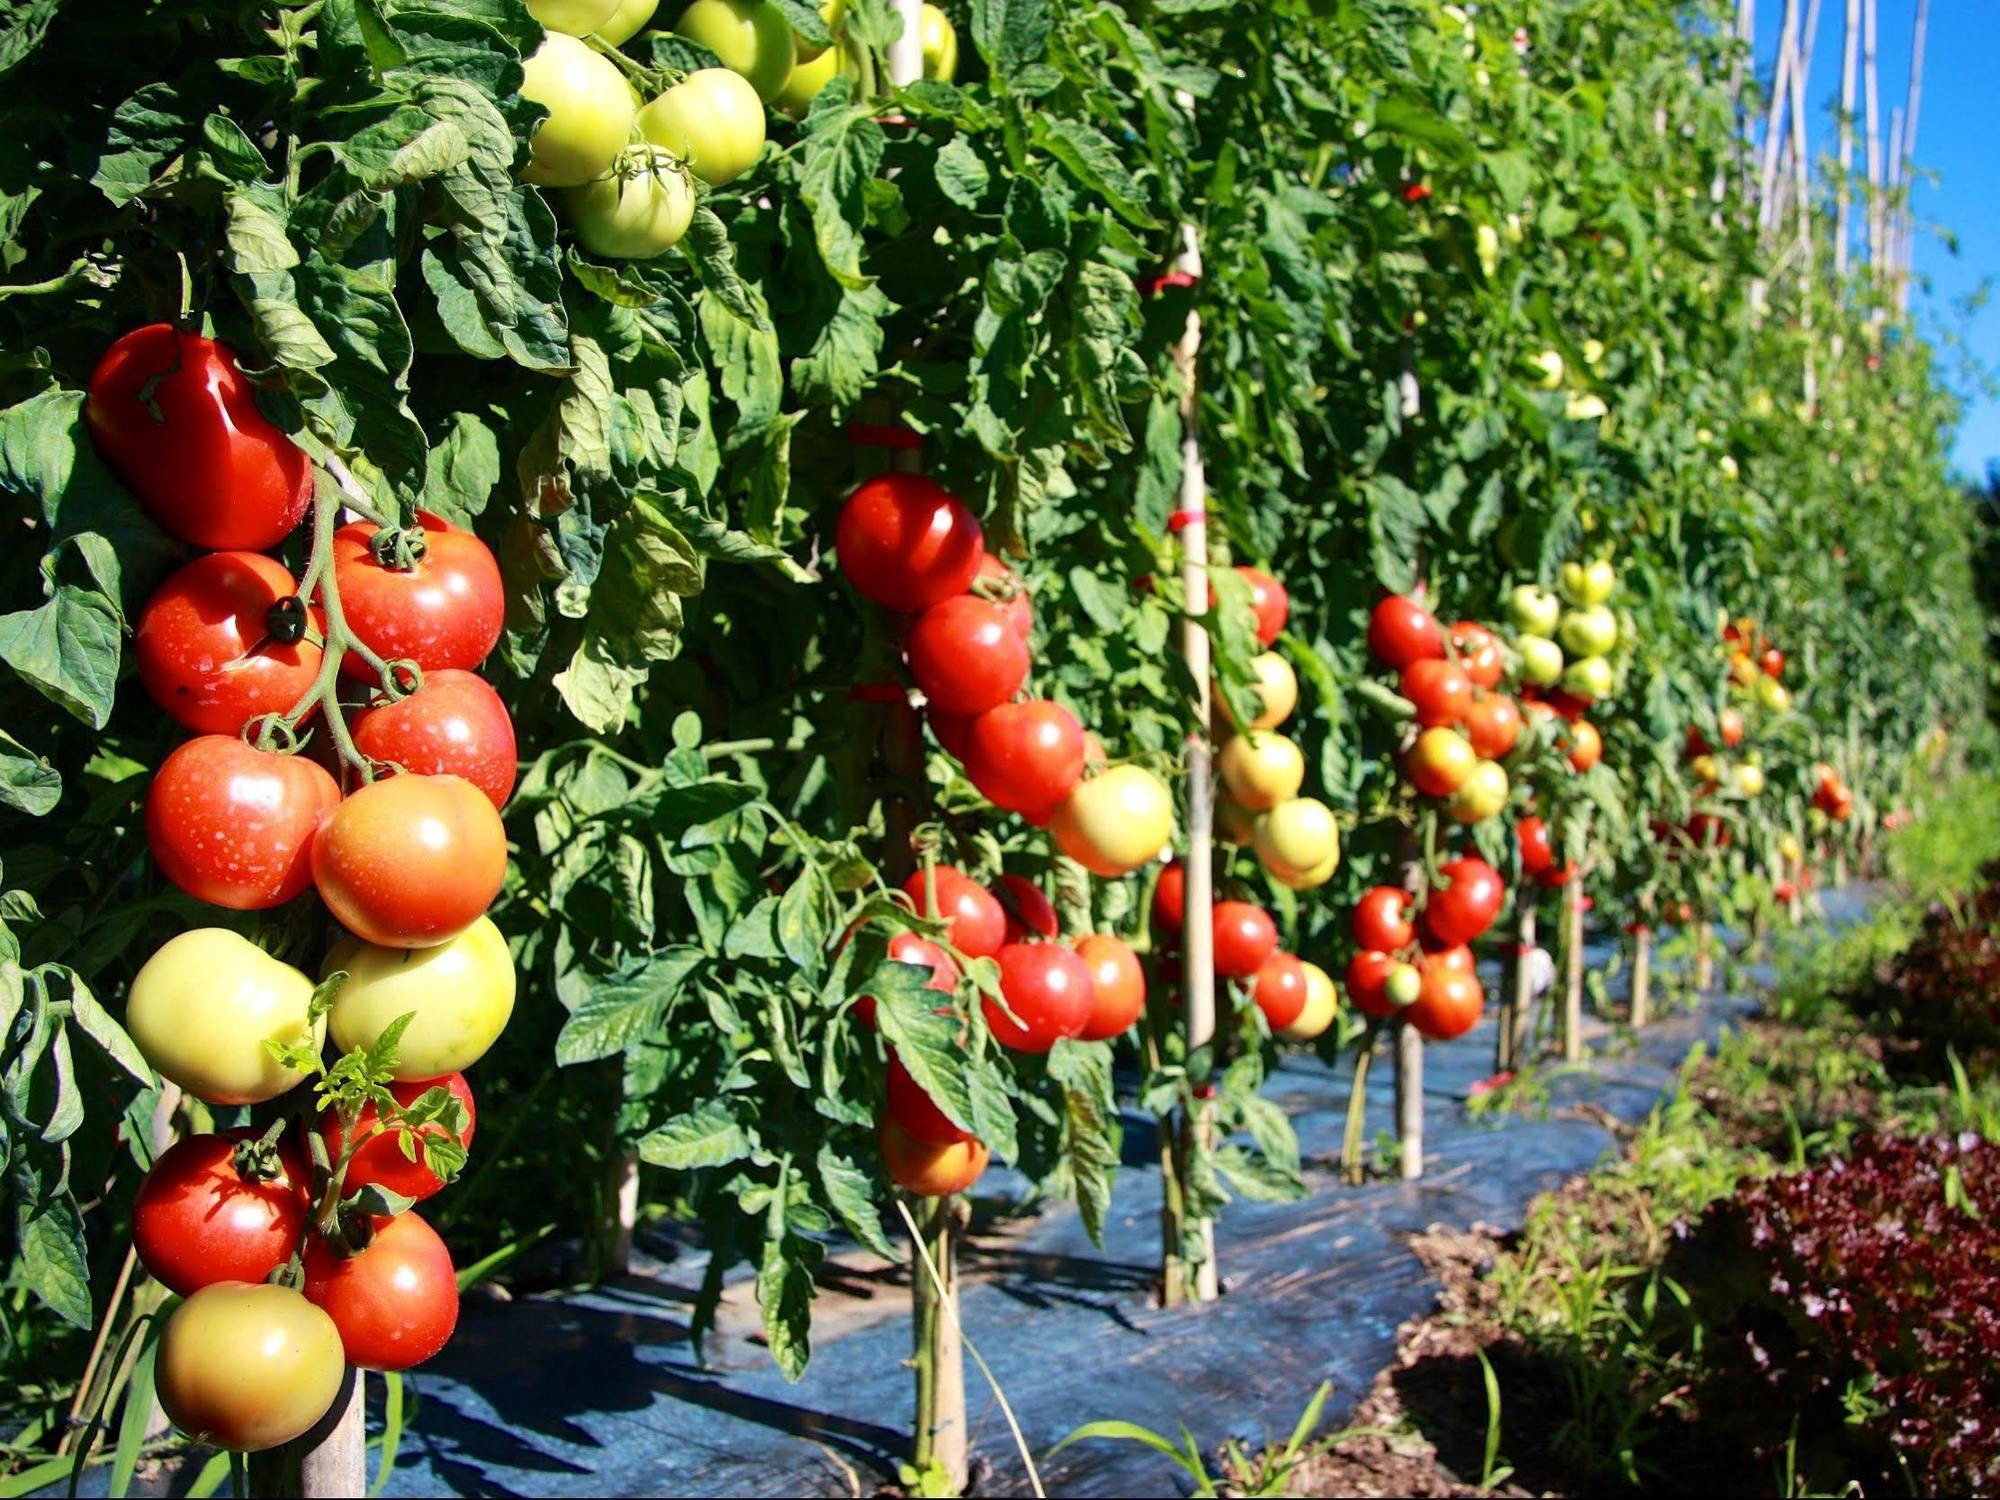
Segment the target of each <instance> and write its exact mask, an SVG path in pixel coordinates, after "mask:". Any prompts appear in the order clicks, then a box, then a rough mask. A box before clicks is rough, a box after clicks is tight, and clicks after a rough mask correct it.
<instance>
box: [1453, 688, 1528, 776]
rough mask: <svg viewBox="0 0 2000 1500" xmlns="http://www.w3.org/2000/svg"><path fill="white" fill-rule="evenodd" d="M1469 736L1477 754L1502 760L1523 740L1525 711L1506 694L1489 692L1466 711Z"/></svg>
mask: <svg viewBox="0 0 2000 1500" xmlns="http://www.w3.org/2000/svg"><path fill="white" fill-rule="evenodd" d="M1465 734H1466V738H1467V739H1469V740H1471V741H1472V749H1473V752H1474V753H1475V754H1477V755H1479V756H1481V757H1482V758H1484V759H1486V760H1498V759H1500V757H1501V756H1503V755H1506V754H1507V753H1508V752H1509V751H1511V750H1512V749H1513V748H1514V745H1515V743H1516V742H1517V741H1518V740H1519V739H1520V738H1521V710H1520V709H1519V708H1518V707H1516V706H1515V704H1514V700H1513V699H1512V698H1509V697H1508V696H1507V695H1506V694H1505V693H1488V694H1487V695H1486V696H1485V697H1483V698H1481V699H1480V700H1479V701H1478V702H1477V703H1474V704H1473V705H1472V707H1471V708H1469V709H1467V710H1466V713H1465Z"/></svg>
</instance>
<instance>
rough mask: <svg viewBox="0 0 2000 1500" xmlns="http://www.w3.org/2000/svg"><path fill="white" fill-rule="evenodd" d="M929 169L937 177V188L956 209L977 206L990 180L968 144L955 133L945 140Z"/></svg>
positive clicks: (989, 173) (991, 177)
mask: <svg viewBox="0 0 2000 1500" xmlns="http://www.w3.org/2000/svg"><path fill="white" fill-rule="evenodd" d="M931 170H932V171H933V172H934V173H935V174H936V176H937V185H938V191H939V192H941V193H943V194H944V195H945V197H947V198H949V199H950V200H951V201H952V202H953V203H956V204H957V205H958V206H959V207H960V208H977V207H978V206H979V200H980V199H981V198H983V197H984V196H985V195H986V188H987V185H988V184H989V183H990V182H991V181H992V180H993V174H992V173H991V172H989V171H988V170H987V168H986V162H985V160H984V159H983V158H981V156H980V154H979V153H978V152H977V151H975V150H974V149H973V148H972V143H971V142H970V141H968V140H966V139H965V137H964V136H958V135H955V136H953V137H952V138H951V139H950V140H948V141H946V142H945V144H944V148H943V149H942V150H941V151H939V152H938V154H937V160H936V162H935V163H933V165H932V168H931Z"/></svg>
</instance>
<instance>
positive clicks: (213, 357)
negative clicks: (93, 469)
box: [84, 323, 313, 552]
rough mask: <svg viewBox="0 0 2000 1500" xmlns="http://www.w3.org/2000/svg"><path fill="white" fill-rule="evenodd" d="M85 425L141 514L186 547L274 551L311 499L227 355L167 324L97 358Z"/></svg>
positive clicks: (290, 454) (296, 450)
mask: <svg viewBox="0 0 2000 1500" xmlns="http://www.w3.org/2000/svg"><path fill="white" fill-rule="evenodd" d="M155 411H157V412H158V413H159V415H158V416H157V417H156V416H155V415H154V412H155ZM84 420H85V421H86V422H87V423H88V424H89V427H90V435H91V437H92V438H94V439H95V440H96V443H97V450H98V452H100V453H102V454H103V455H104V461H105V462H106V463H107V464H109V465H110V466H111V469H112V472H113V473H115V474H116V475H117V476H118V477H119V478H120V479H121V480H123V481H124V483H125V486H126V488H128V489H130V490H131V491H132V493H133V494H135V495H137V496H138V497H139V503H140V504H141V505H143V506H144V507H145V508H146V512H147V514H148V515H150V516H152V518H153V519H154V520H155V521H158V522H159V523H160V526H161V527H162V528H163V529H164V530H166V531H167V532H169V533H171V534H172V535H174V536H176V537H178V538H179V539H180V540H181V541H184V542H192V543H193V544H194V545H195V546H197V547H206V548H209V549H210V550H211V551H217V552H223V551H231V550H237V549H241V550H245V551H251V552H261V551H263V550H264V549H266V548H269V547H275V546H277V545H278V543H280V542H282V541H283V540H284V539H285V538H286V537H287V536H289V535H291V533H292V532H293V530H295V529H296V528H297V526H298V524H299V521H300V520H301V518H303V517H304V515H305V513H306V505H307V503H308V502H309V501H311V499H312V494H313V474H312V463H311V461H310V460H309V459H308V458H307V457H306V455H305V451H304V450H303V449H302V448H300V447H299V446H298V444H296V443H294V442H293V441H292V440H291V439H290V438H288V437H286V436H285V435H284V434H283V433H282V432H280V431H279V430H278V429H277V428H276V427H274V426H272V425H271V423H270V422H269V421H268V420H267V419H266V418H265V416H264V414H263V413H262V412H261V411H259V410H258V409H257V396H256V391H255V388H254V387H252V386H251V384H250V382H249V381H248V380H246V379H245V378H244V376H243V372H242V370H241V369H240V368H238V366H237V362H236V355H235V353H234V352H233V351H232V350H231V349H230V348H229V347H228V345H226V344H219V343H216V342H215V341H214V340H213V339H205V338H203V337H202V336H201V335H199V334H195V333H183V332H181V331H180V330H178V329H176V328H175V327H173V326H172V325H171V324H168V323H149V324H147V325H146V326H145V327H143V328H135V329H133V330H132V331H131V332H130V333H128V334H126V335H124V337H122V338H120V339H119V340H118V341H117V342H116V343H114V344H113V345H112V346H111V347H110V348H109V349H107V350H106V351H105V352H104V357H103V358H102V359H101V360H99V361H98V364H97V368H96V370H95V371H93V372H92V374H91V377H90V393H89V396H88V397H87V398H86V400H85V402H84Z"/></svg>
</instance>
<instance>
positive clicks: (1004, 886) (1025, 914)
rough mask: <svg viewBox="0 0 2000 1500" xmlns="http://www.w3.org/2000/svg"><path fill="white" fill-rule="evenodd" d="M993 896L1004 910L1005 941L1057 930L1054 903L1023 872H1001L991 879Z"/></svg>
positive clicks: (1047, 934)
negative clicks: (994, 879) (1002, 873)
mask: <svg viewBox="0 0 2000 1500" xmlns="http://www.w3.org/2000/svg"><path fill="white" fill-rule="evenodd" d="M993 899H994V900H996V901H998V902H999V903H1000V909H1001V910H1002V911H1004V912H1006V913H1007V935H1006V941H1007V942H1010V943H1026V942H1032V941H1033V940H1034V939H1036V938H1043V939H1050V938H1053V937H1055V935H1056V933H1057V931H1058V930H1059V924H1058V923H1057V921H1056V909H1055V905H1054V903H1052V902H1051V901H1050V900H1049V898H1048V897H1047V896H1045V895H1044V894H1042V888H1041V887H1040V886H1038V885H1036V884H1035V883H1034V881H1032V880H1030V879H1028V878H1027V877H1026V876H1025V875H1002V876H1001V877H1000V878H999V879H998V880H996V881H994V882H993Z"/></svg>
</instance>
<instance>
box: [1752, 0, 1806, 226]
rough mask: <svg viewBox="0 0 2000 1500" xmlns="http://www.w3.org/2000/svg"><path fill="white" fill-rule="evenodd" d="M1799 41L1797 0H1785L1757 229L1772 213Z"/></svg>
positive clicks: (1769, 107)
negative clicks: (1786, 108) (1779, 149)
mask: <svg viewBox="0 0 2000 1500" xmlns="http://www.w3.org/2000/svg"><path fill="white" fill-rule="evenodd" d="M1798 42H1799V0H1785V19H1784V23H1783V25H1782V27H1781V28H1780V30H1779V33H1778V63H1777V68H1776V70H1775V72H1774V74H1773V76H1772V79H1771V98H1770V102H1769V103H1768V104H1767V105H1766V106H1765V110H1764V151H1763V157H1764V159H1763V165H1762V166H1761V167H1760V168H1759V169H1758V172H1757V227H1758V228H1760V229H1763V230H1769V229H1770V228H1771V227H1772V224H1773V222H1774V215H1775V214H1776V203H1775V198H1776V193H1777V186H1778V148H1779V147H1780V146H1781V145H1782V144H1783V142H1784V134H1785V132H1784V129H1783V120H1784V110H1785V105H1786V104H1787V102H1788V101H1789V100H1790V98H1791V88H1790V85H1791V76H1792V67H1793V53H1794V52H1795V51H1796V50H1797V48H1798Z"/></svg>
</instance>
